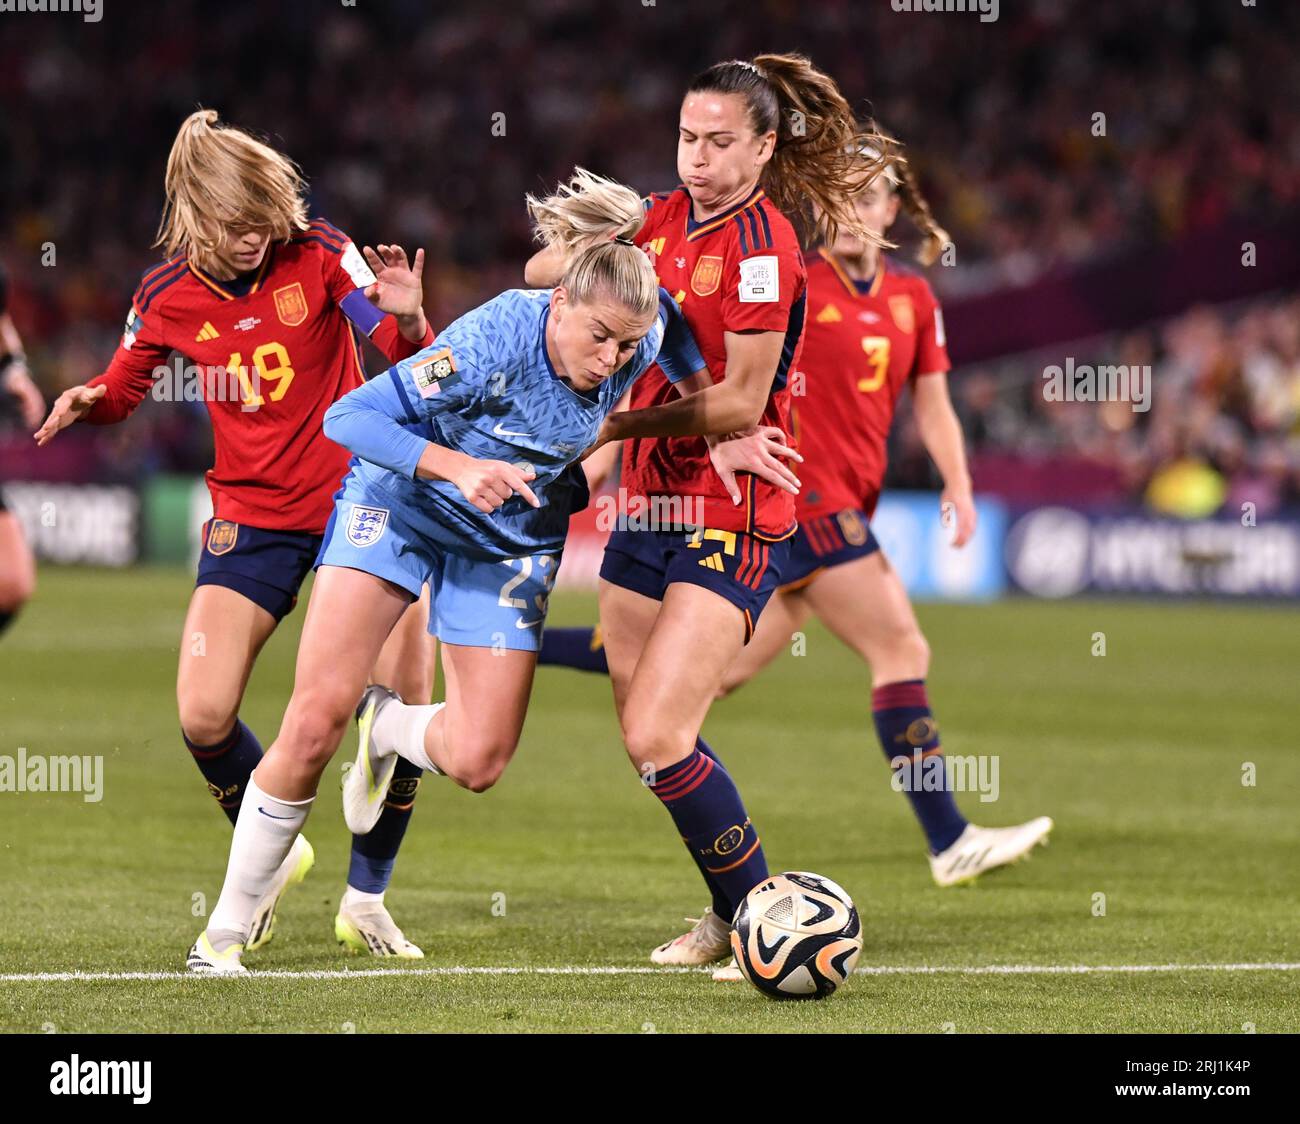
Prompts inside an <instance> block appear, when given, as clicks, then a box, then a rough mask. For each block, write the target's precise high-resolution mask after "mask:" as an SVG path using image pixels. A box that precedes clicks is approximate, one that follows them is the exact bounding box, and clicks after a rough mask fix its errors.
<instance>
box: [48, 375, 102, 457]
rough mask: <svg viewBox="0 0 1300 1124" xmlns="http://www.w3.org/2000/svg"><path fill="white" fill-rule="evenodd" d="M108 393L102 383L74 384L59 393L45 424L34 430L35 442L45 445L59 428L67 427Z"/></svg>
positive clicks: (83, 415)
mask: <svg viewBox="0 0 1300 1124" xmlns="http://www.w3.org/2000/svg"><path fill="white" fill-rule="evenodd" d="M107 393H108V387H106V386H105V385H104V384H103V383H100V384H99V386H74V387H72V388H71V389H69V390H65V391H64V392H63V393H62V394H60V395H59V397H58V400H57V401H56V402H55V403H54V409H52V410H51V411H50V416H49V417H48V418H46V419H45V424H44V425H43V426H41V428H40V429H38V430H37V431H36V444H38V445H47V444H49V443H50V442H51V441H52V440H54V435H55V434H56V433H58V432H59V430H61V429H67V428H68V426H70V425H71V424H72V423H73V422H78V421H80V420H81V419H82V418H84V417H85V416H86V415H87V414H88V413H90V408H91V407H92V406H93V405H94V404H95V403H96V402H98V401H99V400H100V399H101V398H103V397H104V395H105V394H107Z"/></svg>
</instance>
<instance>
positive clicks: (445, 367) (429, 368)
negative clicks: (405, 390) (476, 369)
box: [411, 347, 456, 398]
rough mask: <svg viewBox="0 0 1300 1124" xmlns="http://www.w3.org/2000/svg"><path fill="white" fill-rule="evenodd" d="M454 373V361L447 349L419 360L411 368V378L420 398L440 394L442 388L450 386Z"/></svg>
mask: <svg viewBox="0 0 1300 1124" xmlns="http://www.w3.org/2000/svg"><path fill="white" fill-rule="evenodd" d="M455 373H456V359H455V357H454V356H453V355H452V353H451V348H449V347H444V348H443V349H442V350H441V351H435V352H434V353H433V354H432V355H430V356H429V357H428V358H427V359H421V360H420V361H419V362H418V363H415V364H413V365H412V366H411V378H412V380H414V382H415V389H416V390H418V391H419V392H420V397H421V398H429V397H432V396H433V395H435V394H438V393H440V392H441V391H442V390H443V388H444V387H447V386H450V385H451V379H452V376H453V375H455Z"/></svg>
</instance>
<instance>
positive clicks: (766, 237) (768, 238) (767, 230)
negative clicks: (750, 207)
mask: <svg viewBox="0 0 1300 1124" xmlns="http://www.w3.org/2000/svg"><path fill="white" fill-rule="evenodd" d="M754 210H756V211H757V212H758V217H759V219H760V220H761V221H762V223H763V242H764V245H765V246H766V247H767V248H768V249H769V250H770V249H771V248H772V246H773V245H775V243H774V242H773V241H772V227H771V226H770V225H769V224H768V221H767V212H766V211H765V210H763V208H762V207H761V206H757V207H755V208H754Z"/></svg>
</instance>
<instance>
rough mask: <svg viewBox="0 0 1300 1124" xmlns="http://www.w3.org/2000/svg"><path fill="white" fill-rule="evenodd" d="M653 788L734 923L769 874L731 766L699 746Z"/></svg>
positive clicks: (717, 904) (718, 906)
mask: <svg viewBox="0 0 1300 1124" xmlns="http://www.w3.org/2000/svg"><path fill="white" fill-rule="evenodd" d="M650 790H651V791H652V792H653V793H654V794H655V795H656V796H657V797H659V799H660V800H661V801H663V805H664V807H665V808H667V809H668V812H669V814H670V815H671V816H672V817H673V823H675V824H676V825H677V830H678V832H679V833H680V834H681V837H682V840H683V842H685V844H686V847H687V850H689V851H690V853H691V858H693V859H694V860H695V863H696V865H697V866H698V867H699V868H700V873H701V874H703V875H704V878H705V881H706V882H708V883H709V889H710V890H711V891H712V893H713V895H714V905H713V909H714V912H715V913H717V914H718V916H720V917H721V918H723V920H725V921H726V922H727V923H728V924H730V922H731V919H732V917H733V916H735V913H736V907H737V906H739V905H740V903H741V900H742V899H743V898H744V896H745V895H746V894H747V893H749V891H750V890H752V889H753V888H754V887H755V886H756V885H758V883H760V882H762V881H763V879H765V878H766V877H767V859H766V858H765V857H764V855H763V847H762V845H761V843H760V842H759V838H758V831H757V829H756V828H755V827H754V825H753V822H752V821H751V820H750V818H749V816H748V814H747V813H746V812H745V805H744V804H743V803H742V801H741V799H740V793H739V792H738V791H737V790H736V786H735V783H734V782H733V781H732V779H731V777H730V775H729V774H728V773H727V770H726V769H725V768H723V766H722V764H721V763H720V762H719V761H718V760H717V759H716V758H715V757H712V756H711V755H708V754H704V753H702V752H700V749H699V748H698V745H697V747H696V748H695V749H693V750H691V753H690V755H689V756H688V757H686V758H685V759H684V760H681V761H678V762H677V763H676V764H675V765H670V766H668V768H666V769H661V770H659V771H658V772H657V773H656V774H655V783H654V784H653V785H651V786H650Z"/></svg>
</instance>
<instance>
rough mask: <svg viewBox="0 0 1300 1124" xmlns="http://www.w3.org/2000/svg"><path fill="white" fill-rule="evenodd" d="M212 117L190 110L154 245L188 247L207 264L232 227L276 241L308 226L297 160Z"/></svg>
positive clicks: (172, 250)
mask: <svg viewBox="0 0 1300 1124" xmlns="http://www.w3.org/2000/svg"><path fill="white" fill-rule="evenodd" d="M217 121H218V117H217V112H216V110H214V109H200V110H198V111H197V112H196V113H191V114H190V115H189V116H188V117H187V118H186V119H185V120H184V121H183V122H182V123H181V127H180V130H179V131H178V132H177V134H176V140H175V141H174V142H173V143H172V150H171V153H170V155H169V156H168V157H167V175H166V180H165V185H166V191H167V202H166V205H165V206H164V207H163V214H162V219H161V221H160V222H159V224H158V238H157V240H156V241H155V242H154V245H155V246H161V247H162V249H163V253H164V254H165V255H166V256H167V257H169V258H170V257H173V256H174V255H176V254H178V253H180V252H181V251H185V252H187V253H189V255H190V256H191V257H193V258H195V259H196V262H197V264H199V265H202V264H204V262H205V261H206V260H210V259H211V258H212V256H213V254H214V253H215V252H216V251H217V249H218V248H219V247H220V245H221V242H222V235H223V231H224V230H225V228H228V227H232V226H248V227H252V228H255V229H259V230H267V231H269V232H270V236H271V240H272V241H273V242H284V241H287V240H288V239H289V238H290V236H292V235H293V233H294V232H295V231H300V230H306V229H307V204H306V202H305V201H304V200H303V192H304V191H305V188H306V185H305V183H304V181H303V177H302V172H301V171H299V169H298V166H297V165H296V164H294V162H293V161H292V160H290V159H289V158H288V157H287V156H285V155H284V154H283V153H281V152H277V151H276V150H275V149H274V148H271V147H270V146H269V145H267V144H263V143H262V142H261V141H259V140H258V139H257V138H256V137H253V136H252V135H250V134H249V133H246V132H244V130H243V129H237V128H235V127H233V126H230V125H219V124H218V123H217Z"/></svg>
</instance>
